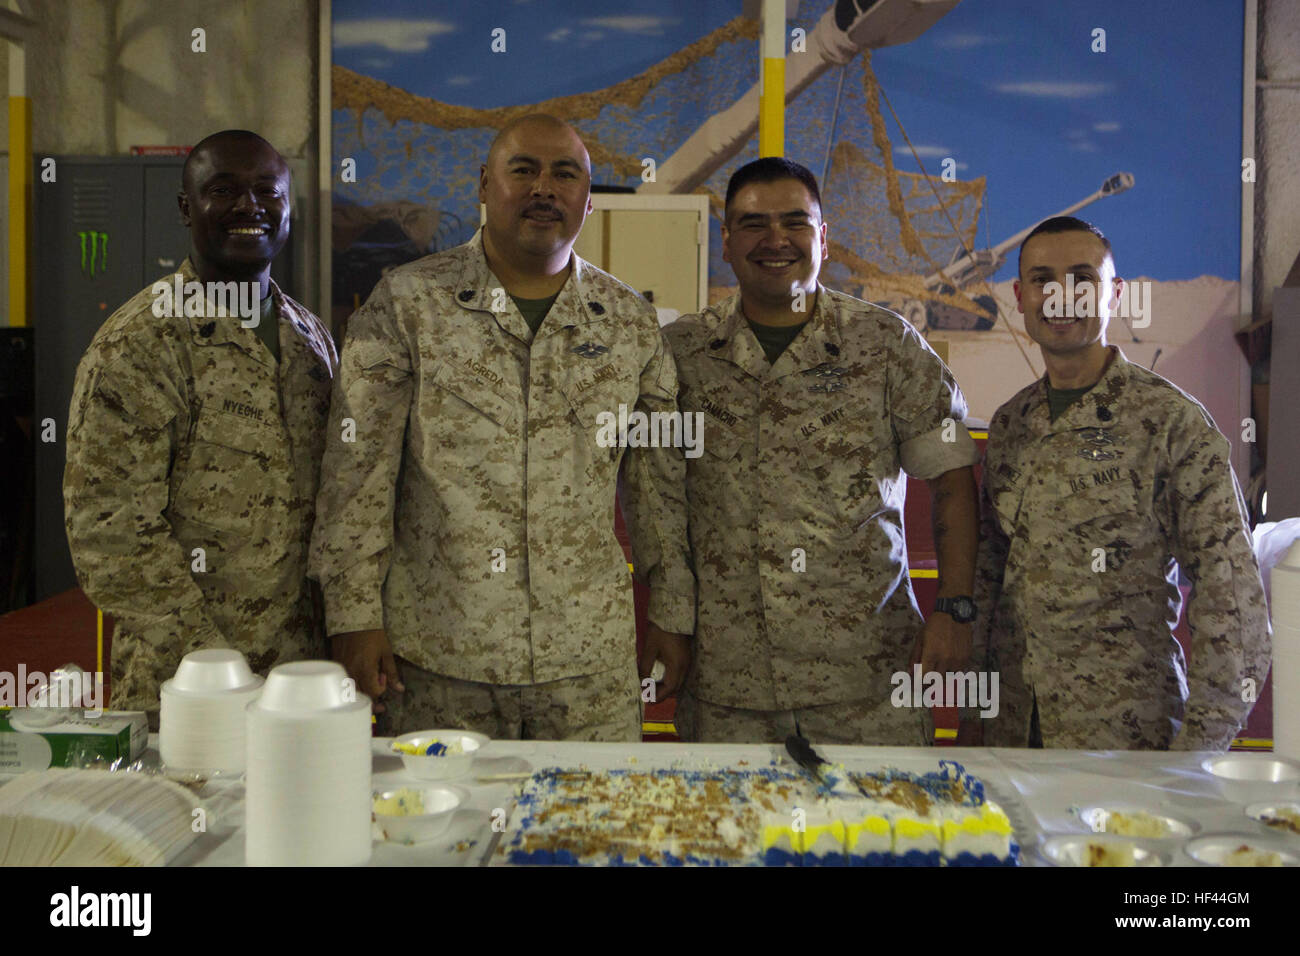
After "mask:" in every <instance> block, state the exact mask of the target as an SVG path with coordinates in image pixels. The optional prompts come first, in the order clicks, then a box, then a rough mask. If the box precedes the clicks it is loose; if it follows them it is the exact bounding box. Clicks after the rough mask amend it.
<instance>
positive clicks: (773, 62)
mask: <svg viewBox="0 0 1300 956" xmlns="http://www.w3.org/2000/svg"><path fill="white" fill-rule="evenodd" d="M762 52H763V61H762V66H761V73H762V88H761V90H760V92H759V99H758V155H759V156H760V157H761V156H784V155H785V0H763V41H762Z"/></svg>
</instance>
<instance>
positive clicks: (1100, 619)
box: [962, 216, 1270, 750]
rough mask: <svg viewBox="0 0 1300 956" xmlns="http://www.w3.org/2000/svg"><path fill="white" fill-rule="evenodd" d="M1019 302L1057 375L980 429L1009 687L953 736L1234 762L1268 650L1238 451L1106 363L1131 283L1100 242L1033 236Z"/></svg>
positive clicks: (990, 660) (988, 583) (988, 635)
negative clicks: (1233, 750)
mask: <svg viewBox="0 0 1300 956" xmlns="http://www.w3.org/2000/svg"><path fill="white" fill-rule="evenodd" d="M1014 289H1015V294H1016V303H1017V307H1018V308H1019V310H1020V311H1021V312H1022V313H1023V314H1024V317H1025V331H1026V332H1028V333H1029V336H1030V337H1031V338H1032V339H1033V340H1034V341H1035V342H1037V343H1038V345H1039V348H1040V349H1041V350H1042V353H1043V364H1044V365H1045V366H1046V374H1045V375H1044V376H1043V378H1041V379H1040V380H1039V381H1037V382H1035V383H1034V384H1032V385H1030V386H1028V387H1026V388H1024V389H1022V390H1021V391H1020V392H1018V393H1017V394H1016V395H1014V396H1013V397H1012V398H1011V399H1010V400H1008V401H1007V402H1006V403H1005V404H1003V405H1002V406H1001V407H1000V408H999V409H998V410H997V412H996V413H995V414H994V416H993V421H992V422H991V424H990V425H989V441H988V446H987V448H986V449H985V465H984V483H983V505H984V507H983V536H982V540H981V543H980V553H979V563H978V576H977V580H978V583H977V597H978V602H979V604H980V609H981V612H982V613H983V617H982V619H981V624H980V626H979V627H977V632H976V640H975V645H976V646H975V657H974V664H973V666H975V667H980V668H982V667H989V668H991V669H994V670H997V671H998V672H999V673H1000V675H1001V681H1000V684H1001V689H1002V706H1001V708H1000V711H999V713H998V714H997V716H996V717H994V718H992V719H989V720H985V721H976V720H967V719H965V718H968V717H973V715H971V714H969V713H964V714H963V718H964V719H963V726H962V737H963V739H964V740H966V741H969V742H976V741H977V740H978V739H979V730H980V729H982V730H983V731H984V733H983V742H984V743H985V744H988V745H990V746H1015V747H1024V746H1026V745H1029V746H1040V747H1068V748H1075V749H1089V750H1137V749H1145V750H1164V749H1175V750H1226V749H1227V747H1228V745H1229V744H1230V743H1232V739H1233V737H1234V736H1235V735H1236V733H1237V731H1238V729H1239V728H1240V727H1241V725H1242V723H1243V722H1244V721H1245V719H1246V716H1247V715H1248V714H1249V713H1250V709H1251V704H1250V703H1249V702H1248V701H1250V700H1253V699H1254V697H1253V695H1251V694H1250V693H1248V687H1249V685H1248V684H1247V681H1253V682H1254V686H1255V687H1256V688H1258V687H1262V686H1263V684H1264V679H1265V678H1266V677H1267V676H1268V666H1269V647H1270V642H1269V623H1268V609H1267V606H1266V604H1265V602H1264V590H1263V585H1262V583H1261V581H1260V576H1259V567H1258V565H1257V563H1256V561H1255V554H1254V550H1253V549H1252V546H1251V540H1250V530H1249V527H1250V526H1249V521H1248V518H1247V515H1246V507H1245V503H1244V501H1243V500H1242V496H1241V490H1240V488H1239V486H1238V485H1237V479H1236V476H1235V475H1234V474H1233V471H1232V465H1231V450H1230V448H1229V446H1228V440H1227V439H1226V438H1224V437H1223V435H1222V434H1220V433H1219V430H1218V429H1217V428H1215V426H1214V422H1213V421H1212V420H1211V418H1210V415H1209V413H1208V412H1206V410H1205V409H1204V408H1203V407H1202V406H1201V404H1200V403H1199V402H1197V401H1196V399H1194V398H1192V397H1191V396H1190V395H1188V394H1186V393H1185V392H1183V391H1181V390H1180V389H1179V388H1178V387H1177V386H1175V385H1174V384H1173V383H1171V382H1169V381H1167V380H1165V379H1163V378H1161V377H1160V376H1159V375H1156V374H1155V373H1154V372H1151V371H1148V370H1147V369H1144V368H1142V367H1141V366H1138V365H1133V364H1131V363H1130V362H1129V361H1128V360H1127V359H1125V357H1124V354H1123V352H1121V351H1120V350H1119V348H1118V347H1116V346H1113V345H1110V346H1108V345H1107V344H1106V329H1107V325H1108V323H1109V321H1110V317H1111V315H1112V314H1113V313H1114V311H1115V309H1116V307H1117V305H1118V303H1119V301H1120V296H1121V295H1122V293H1123V289H1124V280H1123V279H1120V278H1118V277H1116V275H1115V260H1114V257H1113V255H1112V253H1111V247H1110V242H1109V241H1107V239H1106V238H1105V236H1103V235H1102V233H1101V231H1100V230H1099V229H1097V228H1096V227H1095V226H1093V225H1091V224H1090V223H1087V222H1084V221H1083V220H1081V219H1076V218H1074V217H1071V216H1060V217H1056V218H1053V219H1048V220H1046V221H1044V222H1042V223H1040V224H1039V225H1038V226H1036V227H1035V228H1034V230H1033V231H1032V232H1031V233H1030V234H1029V235H1028V236H1027V237H1026V238H1025V241H1024V242H1023V243H1022V244H1021V246H1020V276H1019V278H1018V279H1017V280H1016V282H1015V286H1014ZM1071 293H1073V296H1074V297H1073V298H1067V297H1068V296H1070V294H1071ZM1178 318H1179V317H1178V316H1166V317H1164V320H1165V321H1177V320H1178ZM1179 569H1181V571H1182V573H1183V574H1184V575H1185V576H1186V577H1187V578H1189V579H1191V580H1192V581H1193V582H1194V585H1193V591H1192V597H1191V602H1190V607H1189V609H1188V616H1187V618H1188V624H1189V627H1190V631H1191V661H1190V667H1188V666H1186V665H1185V663H1184V659H1183V652H1182V649H1181V647H1180V646H1179V644H1178V641H1177V639H1176V638H1175V637H1174V635H1173V628H1174V625H1175V624H1176V623H1177V621H1178V617H1179V610H1180V605H1181V603H1182V597H1181V594H1180V592H1179V590H1178V577H1179Z"/></svg>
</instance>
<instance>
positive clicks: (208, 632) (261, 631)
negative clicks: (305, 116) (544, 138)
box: [63, 130, 337, 719]
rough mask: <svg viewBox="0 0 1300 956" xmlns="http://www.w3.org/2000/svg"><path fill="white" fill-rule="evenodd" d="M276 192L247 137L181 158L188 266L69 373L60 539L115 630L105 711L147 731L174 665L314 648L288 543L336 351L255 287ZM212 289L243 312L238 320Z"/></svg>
mask: <svg viewBox="0 0 1300 956" xmlns="http://www.w3.org/2000/svg"><path fill="white" fill-rule="evenodd" d="M289 186H290V184H289V169H288V167H287V166H286V165H285V162H284V159H283V158H282V157H281V156H280V154H279V153H277V152H276V151H275V149H274V148H273V147H272V146H271V145H270V144H269V143H268V142H266V140H264V139H262V137H260V136H258V135H257V134H255V133H251V132H248V131H246V130H226V131H224V132H221V133H215V134H213V135H212V136H209V137H207V138H205V139H204V140H202V141H201V142H200V143H199V144H198V145H197V146H195V147H194V149H193V150H192V151H191V152H190V155H189V157H188V158H187V160H186V162H185V167H184V171H183V174H182V189H181V192H180V194H179V197H178V202H179V205H180V211H181V217H182V219H183V221H184V222H185V224H186V225H187V226H188V227H189V230H190V241H191V251H190V257H189V258H188V259H186V260H185V262H184V263H182V265H181V268H180V271H179V272H177V273H176V274H174V275H172V276H168V277H166V278H164V279H161V280H159V281H158V282H156V283H154V284H153V285H151V286H150V287H149V288H147V289H145V290H144V291H142V292H140V293H139V294H138V295H136V296H135V297H134V298H132V299H131V300H130V301H129V302H127V303H126V304H125V305H124V306H122V308H120V309H118V310H117V311H116V312H115V313H113V315H112V316H110V317H109V319H108V321H106V322H105V323H104V325H103V327H101V328H100V330H99V331H98V332H97V333H96V334H95V337H94V340H93V341H92V342H91V344H90V348H89V349H88V350H87V351H86V355H85V356H84V358H83V359H82V360H81V365H80V367H79V368H78V370H77V379H76V386H75V389H74V392H73V397H72V406H71V409H70V411H69V420H68V461H67V467H66V470H65V471H64V484H63V488H64V500H65V505H66V518H67V531H68V543H69V545H70V546H71V550H72V560H73V564H74V565H75V567H76V570H77V577H78V580H79V581H80V582H81V585H82V587H83V588H84V590H85V592H86V594H87V596H88V597H89V598H90V599H91V600H92V601H94V602H95V603H96V604H97V605H99V607H101V608H102V609H103V610H105V611H106V612H108V613H110V614H112V615H113V616H114V617H115V618H116V619H117V629H116V632H115V633H114V635H113V648H112V650H113V653H112V664H113V680H112V694H113V696H112V705H113V706H114V707H116V708H124V709H129V710H144V711H148V712H150V714H151V717H152V718H154V719H156V716H157V711H158V706H159V701H158V692H159V691H158V689H159V684H160V682H161V681H163V680H166V679H168V678H169V677H171V675H172V673H173V672H174V671H175V669H176V665H177V664H179V663H180V659H181V657H182V656H183V655H184V654H186V653H188V652H189V651H191V650H196V649H199V648H205V647H233V648H236V649H238V650H239V651H241V652H243V653H244V655H245V656H246V657H247V658H248V660H249V663H250V665H251V666H252V667H253V669H254V670H255V671H257V672H259V673H265V672H266V671H267V669H268V668H270V667H271V666H272V665H274V664H278V663H281V662H284V661H290V660H295V659H299V658H305V657H317V656H320V653H321V650H322V648H323V641H322V640H321V638H322V637H323V635H321V634H318V633H317V631H318V621H317V620H316V615H315V614H314V613H313V601H312V595H311V589H310V587H309V584H308V581H307V545H308V542H309V538H310V535H311V528H312V522H313V518H314V509H315V494H316V480H317V476H318V468H319V463H320V457H321V453H322V451H323V447H324V437H325V432H324V428H325V422H326V414H327V412H328V401H329V388H330V379H331V376H332V375H333V372H334V368H335V365H336V364H337V355H336V354H335V351H334V343H333V340H332V339H331V338H330V335H329V332H328V330H327V329H326V328H325V327H324V325H322V324H321V322H320V320H319V319H317V318H316V316H314V315H312V314H311V313H310V312H309V311H307V310H306V309H305V308H303V307H302V306H300V305H299V304H298V303H296V302H294V301H293V300H292V299H290V298H289V297H288V296H287V295H285V294H284V293H283V292H281V291H280V290H279V289H278V288H277V287H276V285H275V283H274V282H273V281H272V280H271V277H270V269H271V260H272V259H273V258H274V257H275V256H276V254H277V253H278V252H279V251H280V249H281V248H282V247H283V246H284V243H285V241H286V240H287V239H288V237H289ZM175 288H180V289H181V290H182V295H180V296H173V295H171V290H172V289H175ZM231 290H238V292H240V293H241V294H235V295H234V299H235V300H238V301H245V302H253V301H257V302H258V303H259V305H258V306H257V307H256V311H255V312H254V314H253V315H252V318H251V319H244V318H242V317H241V316H240V315H239V314H237V313H236V312H233V311H232V310H231V308H230V304H231V299H230V295H228V294H227V293H228V292H231ZM253 322H256V327H255V328H254V327H252V324H253Z"/></svg>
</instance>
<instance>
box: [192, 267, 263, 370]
mask: <svg viewBox="0 0 1300 956" xmlns="http://www.w3.org/2000/svg"><path fill="white" fill-rule="evenodd" d="M178 271H179V274H180V277H181V281H182V283H183V284H184V285H188V284H189V283H191V282H199V281H200V279H199V276H198V273H197V272H196V271H195V270H194V264H193V263H192V262H190V260H189V258H188V257H186V259H185V261H184V262H182V263H181V267H180V269H179V270H178ZM184 285H183V286H182V288H183V287H184ZM268 292H269V293H270V294H271V296H272V301H275V303H276V307H275V310H274V313H273V314H277V315H278V312H279V308H280V305H281V303H280V301H278V300H277V297H278V296H279V294H280V290H279V289H278V288H276V285H275V283H274V282H271V284H270V286H269V287H268ZM186 321H187V322H188V323H189V326H190V336H191V338H192V339H193V340H194V342H195V344H196V345H233V346H235V347H236V348H239V349H242V350H243V351H245V352H247V353H248V354H249V355H250V356H252V357H253V358H255V359H257V361H259V362H261V363H263V364H265V365H271V364H273V363H272V358H271V356H270V355H268V354H267V353H266V349H265V348H263V347H262V343H261V342H259V341H258V338H257V333H256V332H254V331H253V330H252V329H249V328H245V327H244V324H243V321H242V320H241V319H240V317H239V316H237V315H234V316H231V315H227V316H221V317H219V316H215V315H213V316H211V317H209V316H202V315H194V316H188V317H187V318H186ZM262 321H266V320H265V319H263V320H262Z"/></svg>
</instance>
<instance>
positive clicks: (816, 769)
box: [785, 734, 871, 798]
mask: <svg viewBox="0 0 1300 956" xmlns="http://www.w3.org/2000/svg"><path fill="white" fill-rule="evenodd" d="M785 749H786V752H787V753H789V754H790V756H791V757H793V758H794V762H795V763H797V764H798V765H799V766H801V767H803V768H804V770H807V771H808V772H809V773H810V774H812V776H813V779H814V780H816V781H817V782H818V783H820V784H821V785H822V786H823V787H829V786H830V785H829V784H828V783H827V782H826V777H825V774H824V773H823V771H822V767H829V766H830V763H829V762H828V761H827V760H826V758H825V757H823V756H822V755H821V754H819V753H817V751H815V750H813V748H812V744H810V743H809V742H808V739H807V738H806V737H804V736H803V735H802V734H791V735H790V736H789V737H786V738H785ZM844 776H845V777H847V778H848V779H849V781H850V782H851V783H853V784H854V785H855V786H856V787H857V788H858V793H860V794H862V795H863V796H864V797H867V798H870V796H871V794H869V793H867V791H866V790H865V789H864V788H863V786H862V784H860V783H858V782H857V781H856V780H854V779H853V777H852V776H850V775H849V774H848V773H847V772H846V773H845V774H844Z"/></svg>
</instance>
